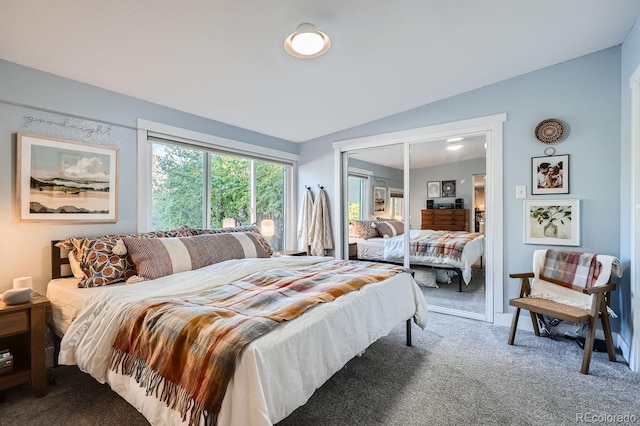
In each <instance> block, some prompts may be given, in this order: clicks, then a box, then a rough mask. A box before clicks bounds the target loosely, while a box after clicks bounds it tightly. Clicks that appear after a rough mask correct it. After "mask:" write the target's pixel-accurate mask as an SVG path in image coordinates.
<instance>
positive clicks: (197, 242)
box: [124, 232, 269, 280]
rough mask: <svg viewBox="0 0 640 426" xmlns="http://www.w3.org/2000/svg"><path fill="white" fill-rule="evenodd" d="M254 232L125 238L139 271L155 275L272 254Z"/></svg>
mask: <svg viewBox="0 0 640 426" xmlns="http://www.w3.org/2000/svg"><path fill="white" fill-rule="evenodd" d="M260 238H261V237H260V235H259V234H256V233H254V232H229V233H227V232H225V233H219V234H202V235H194V236H191V237H181V238H152V239H150V238H147V239H142V238H125V239H124V243H125V245H126V246H127V251H128V252H129V255H130V256H131V259H132V260H133V262H134V263H135V265H136V270H137V275H138V276H139V277H143V278H145V279H151V280H153V279H156V278H160V277H164V276H165V275H171V274H176V273H178V272H184V271H191V270H194V269H199V268H202V267H204V266H208V265H213V264H214V263H220V262H223V261H225V260H230V259H245V258H255V257H269V254H268V253H267V252H266V251H265V250H264V249H263V248H262V246H261V245H260V243H259V239H260Z"/></svg>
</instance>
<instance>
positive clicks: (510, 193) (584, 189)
mask: <svg viewBox="0 0 640 426" xmlns="http://www.w3.org/2000/svg"><path fill="white" fill-rule="evenodd" d="M620 60H621V47H620V46H617V47H613V48H610V49H606V50H603V51H600V52H596V53H593V54H590V55H586V56H583V57H580V58H577V59H574V60H571V61H567V62H564V63H561V64H558V65H555V66H552V67H548V68H545V69H542V70H539V71H536V72H532V73H529V74H526V75H523V76H520V77H516V78H513V79H509V80H505V81H502V82H499V83H496V84H493V85H490V86H487V87H484V88H481V89H478V90H475V91H471V92H468V93H464V94H461V95H459V96H455V97H451V98H448V99H445V100H443V101H440V102H435V103H432V104H429V105H425V106H422V107H419V108H416V109H413V110H410V111H407V112H405V113H402V114H397V115H394V116H390V117H387V118H384V119H381V120H377V121H374V122H371V123H368V124H365V125H362V126H358V127H354V128H351V129H347V130H345V131H341V132H338V133H335V134H332V135H329V136H327V137H323V138H319V139H316V140H313V141H309V142H306V143H304V144H302V146H301V148H300V155H301V162H300V164H301V167H300V173H301V175H304V176H305V178H306V179H309V180H314V179H316V180H320V181H323V182H324V183H325V185H327V186H328V187H329V188H330V189H331V193H330V194H328V195H329V197H330V198H332V199H333V198H334V197H335V194H334V193H333V191H334V186H333V181H334V160H333V152H332V145H331V144H332V142H334V141H337V140H344V139H350V138H356V137H363V136H369V135H375V134H381V133H388V132H393V131H399V130H406V129H412V128H417V127H423V126H429V125H434V124H441V123H447V122H452V121H458V120H463V119H469V118H474V117H482V116H487V115H492V114H498V113H507V122H506V123H505V124H504V164H503V183H504V191H505V192H504V211H503V212H500V214H499V215H498V218H500V220H502V221H503V225H504V241H503V245H504V271H503V274H502V276H503V280H504V283H505V289H506V290H505V294H504V295H503V309H504V310H505V311H509V309H508V306H507V305H508V299H509V298H511V297H513V296H514V295H515V293H516V291H517V289H516V285H515V283H513V282H511V281H510V280H509V279H508V274H509V273H510V272H520V271H528V270H530V269H531V258H532V253H533V251H534V250H535V249H538V248H540V247H541V246H536V245H526V244H524V243H523V242H522V234H523V225H522V222H523V220H522V200H517V199H515V186H516V185H527V190H528V193H529V194H530V191H531V176H530V173H531V172H530V168H531V166H530V164H531V157H537V156H542V155H544V149H545V148H546V147H547V145H544V144H542V143H540V142H538V141H537V140H536V139H535V137H534V134H533V131H534V128H535V126H536V125H537V124H538V123H539V122H540V121H541V120H543V119H545V118H550V117H555V118H559V119H562V120H563V121H565V122H566V123H567V130H568V132H567V135H566V137H565V139H564V140H562V141H561V142H559V143H557V144H555V145H554V148H555V149H556V154H569V155H570V165H571V177H570V190H571V193H570V194H568V195H562V196H548V195H545V196H536V197H535V199H560V198H578V199H580V200H581V202H582V204H581V208H582V210H581V236H582V239H581V242H582V243H581V246H580V247H579V249H580V250H582V251H587V252H599V253H608V254H611V255H614V256H618V255H620V232H621V231H620V227H619V225H618V218H619V217H620V194H621V193H620V190H619V188H620V172H619V170H620V167H621V146H620V125H621V121H620V108H621V107H620V105H621V99H620V84H621V83H620V76H621V62H620ZM528 197H529V198H531V196H530V195H529V196H528ZM614 302H615V303H614V306H613V307H614V309H617V310H620V307H619V306H618V305H619V302H618V301H614ZM499 308H500V307H498V309H499ZM613 327H614V329H615V330H619V329H620V321H619V320H615V321H614V323H613Z"/></svg>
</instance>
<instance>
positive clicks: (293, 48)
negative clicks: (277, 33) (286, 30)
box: [284, 23, 331, 58]
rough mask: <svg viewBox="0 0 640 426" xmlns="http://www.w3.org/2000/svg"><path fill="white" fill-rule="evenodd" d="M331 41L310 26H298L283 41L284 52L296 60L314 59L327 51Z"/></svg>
mask: <svg viewBox="0 0 640 426" xmlns="http://www.w3.org/2000/svg"><path fill="white" fill-rule="evenodd" d="M329 47H331V39H330V38H329V36H328V35H326V34H325V33H323V32H322V31H318V30H316V28H315V27H314V26H313V25H312V24H307V23H305V24H300V25H298V28H296V32H294V33H293V34H291V35H289V37H287V38H286V39H285V41H284V50H286V51H287V53H288V54H289V55H291V56H294V57H296V58H315V57H316V56H320V55H322V54H323V53H325V52H326V51H327V50H329Z"/></svg>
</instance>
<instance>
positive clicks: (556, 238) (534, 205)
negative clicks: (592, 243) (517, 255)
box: [523, 199, 580, 246]
mask: <svg viewBox="0 0 640 426" xmlns="http://www.w3.org/2000/svg"><path fill="white" fill-rule="evenodd" d="M523 212H524V217H523V220H524V243H525V244H545V245H560V246H579V245H580V200H577V199H576V200H540V201H536V200H525V201H524V206H523Z"/></svg>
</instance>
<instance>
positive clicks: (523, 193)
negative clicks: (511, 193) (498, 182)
mask: <svg viewBox="0 0 640 426" xmlns="http://www.w3.org/2000/svg"><path fill="white" fill-rule="evenodd" d="M526 197H527V186H526V185H518V186H516V198H526Z"/></svg>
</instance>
